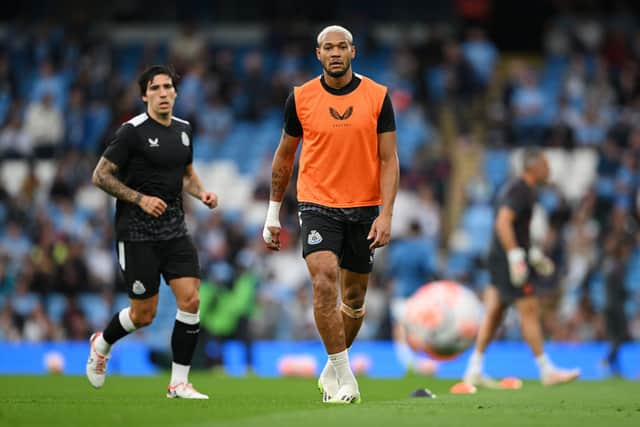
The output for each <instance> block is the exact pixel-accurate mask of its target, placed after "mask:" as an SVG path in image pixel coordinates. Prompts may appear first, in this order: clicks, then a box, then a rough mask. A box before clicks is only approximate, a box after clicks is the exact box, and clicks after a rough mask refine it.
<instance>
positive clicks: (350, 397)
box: [325, 383, 362, 405]
mask: <svg viewBox="0 0 640 427" xmlns="http://www.w3.org/2000/svg"><path fill="white" fill-rule="evenodd" d="M325 403H331V404H339V405H348V404H350V403H356V404H358V403H362V399H361V398H360V391H359V390H358V384H354V383H346V384H342V385H341V386H340V388H339V389H338V391H337V392H336V394H335V395H334V396H333V397H331V399H329V400H327V401H326V402H325Z"/></svg>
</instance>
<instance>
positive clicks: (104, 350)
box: [93, 334, 111, 356]
mask: <svg viewBox="0 0 640 427" xmlns="http://www.w3.org/2000/svg"><path fill="white" fill-rule="evenodd" d="M93 346H94V347H95V349H96V351H97V352H98V353H100V354H101V355H103V356H106V355H107V354H109V352H110V351H111V344H109V343H108V342H106V341H105V339H104V338H103V337H102V334H100V335H99V336H98V338H96V340H95V341H94V342H93Z"/></svg>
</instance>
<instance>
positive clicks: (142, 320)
mask: <svg viewBox="0 0 640 427" xmlns="http://www.w3.org/2000/svg"><path fill="white" fill-rule="evenodd" d="M129 316H130V317H131V321H132V322H133V324H134V325H135V326H136V328H142V327H143V326H147V325H150V324H151V322H153V319H154V317H156V308H155V307H143V308H136V309H134V308H133V307H132V308H131V311H130V312H129Z"/></svg>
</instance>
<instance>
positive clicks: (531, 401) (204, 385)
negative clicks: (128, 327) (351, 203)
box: [0, 373, 640, 427]
mask: <svg viewBox="0 0 640 427" xmlns="http://www.w3.org/2000/svg"><path fill="white" fill-rule="evenodd" d="M167 380H168V374H165V375H159V376H156V377H146V378H133V377H119V376H113V377H108V378H107V382H106V384H105V387H104V388H102V389H100V390H94V389H93V388H92V387H91V386H90V385H89V383H88V382H87V380H86V379H85V378H84V377H75V376H40V377H34V376H0V384H1V387H0V426H7V427H18V426H65V427H68V426H83V427H84V426H86V427H99V426H110V427H113V426H118V427H119V426H132V427H146V426H149V427H159V426H179V427H191V426H203V427H204V426H260V427H264V426H295V427H315V426H322V427H330V426H365V427H373V426H385V427H400V426H429V427H432V426H469V427H484V426H487V427H496V426H563V427H567V426H580V427H587V426H597V427H618V426H635V427H638V426H640V382H631V381H623V380H608V381H599V382H577V383H574V384H569V385H564V386H559V387H555V388H545V387H542V386H541V385H540V384H538V383H536V382H526V383H525V386H524V388H523V389H521V390H517V391H492V390H491V391H490V390H480V391H479V392H478V393H477V394H475V395H468V396H457V395H451V394H449V392H448V390H449V387H450V386H451V385H452V384H453V381H445V380H437V379H433V378H427V377H407V378H403V379H397V380H383V379H370V378H361V379H360V390H361V392H362V396H363V403H362V404H361V405H349V406H329V405H325V404H322V403H321V401H320V400H321V396H320V394H319V392H318V390H317V389H316V388H315V380H313V379H264V378H256V377H249V378H228V377H224V376H220V375H215V374H210V373H196V374H192V375H191V380H192V381H193V383H194V384H195V385H196V386H197V387H198V389H199V390H200V391H202V392H204V393H208V394H209V395H210V396H211V399H210V400H208V401H187V400H178V399H176V400H169V399H167V398H166V397H165V388H166V385H167ZM419 387H427V388H429V389H430V390H432V391H433V392H434V393H436V394H437V398H436V399H427V398H412V397H409V394H410V393H411V391H413V390H414V389H416V388H419Z"/></svg>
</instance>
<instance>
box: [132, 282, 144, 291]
mask: <svg viewBox="0 0 640 427" xmlns="http://www.w3.org/2000/svg"><path fill="white" fill-rule="evenodd" d="M132 290H133V293H134V294H136V295H142V294H144V293H145V292H146V289H145V287H144V285H143V284H142V282H141V281H140V280H136V281H135V282H133V289H132Z"/></svg>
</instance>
